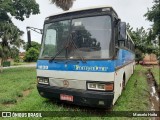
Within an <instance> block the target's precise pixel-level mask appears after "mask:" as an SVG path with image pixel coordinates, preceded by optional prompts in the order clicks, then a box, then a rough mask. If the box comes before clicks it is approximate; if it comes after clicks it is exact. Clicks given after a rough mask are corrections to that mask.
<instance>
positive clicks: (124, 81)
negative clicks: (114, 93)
mask: <svg viewBox="0 0 160 120" xmlns="http://www.w3.org/2000/svg"><path fill="white" fill-rule="evenodd" d="M125 83H126V75H125V73H124V74H123V81H122V91H123V90H125Z"/></svg>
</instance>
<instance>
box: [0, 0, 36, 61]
mask: <svg viewBox="0 0 160 120" xmlns="http://www.w3.org/2000/svg"><path fill="white" fill-rule="evenodd" d="M38 13H39V5H38V4H37V3H36V1H35V0H0V39H1V41H0V57H1V58H2V62H3V61H4V60H6V59H7V58H8V57H13V58H15V59H17V60H18V57H17V54H18V51H17V50H15V49H16V48H19V47H20V46H22V44H23V43H24V41H23V40H22V39H21V38H20V37H21V36H22V35H23V32H22V31H21V30H19V28H17V26H15V25H14V24H13V23H12V20H11V17H10V16H12V17H15V18H16V19H18V20H21V21H23V20H24V18H25V17H26V18H28V17H29V16H30V15H31V14H38ZM13 49H14V51H12V50H13ZM14 54H16V55H14Z"/></svg>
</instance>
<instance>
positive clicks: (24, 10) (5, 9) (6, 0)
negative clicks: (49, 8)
mask: <svg viewBox="0 0 160 120" xmlns="http://www.w3.org/2000/svg"><path fill="white" fill-rule="evenodd" d="M0 8H1V9H0V21H6V20H7V21H10V22H11V19H10V17H9V15H8V13H10V15H11V16H14V17H15V18H16V19H18V20H21V21H23V20H24V18H25V17H26V18H28V17H29V16H30V15H31V14H38V13H39V5H38V4H37V3H36V1H35V0H0Z"/></svg>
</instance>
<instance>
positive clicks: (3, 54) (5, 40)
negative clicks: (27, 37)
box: [0, 22, 24, 62]
mask: <svg viewBox="0 0 160 120" xmlns="http://www.w3.org/2000/svg"><path fill="white" fill-rule="evenodd" d="M0 31H4V33H3V35H2V36H1V42H0V58H2V62H3V61H5V60H6V59H7V58H8V57H11V56H12V52H11V51H12V49H11V48H18V47H20V46H21V45H22V44H23V43H24V42H23V40H22V39H21V38H20V36H21V35H22V34H23V32H22V31H20V30H19V29H18V28H17V27H16V26H14V24H13V23H6V22H3V24H2V23H0Z"/></svg>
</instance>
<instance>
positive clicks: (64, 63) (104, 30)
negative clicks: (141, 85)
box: [37, 6, 135, 108]
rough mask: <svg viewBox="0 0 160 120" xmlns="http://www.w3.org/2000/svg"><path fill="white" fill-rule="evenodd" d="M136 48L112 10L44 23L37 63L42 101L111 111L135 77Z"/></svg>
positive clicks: (68, 14)
mask: <svg viewBox="0 0 160 120" xmlns="http://www.w3.org/2000/svg"><path fill="white" fill-rule="evenodd" d="M134 56H135V55H134V43H133V41H132V40H131V38H130V36H129V34H128V33H127V32H126V23H124V22H121V20H120V19H119V18H118V15H117V13H116V12H115V11H114V9H113V8H112V7H110V6H104V7H94V8H87V9H83V10H82V9H81V10H75V11H68V12H64V13H61V14H57V15H52V16H49V17H47V18H46V19H45V21H44V29H43V37H42V47H41V53H40V56H39V59H38V61H37V80H38V84H37V89H38V92H39V94H40V95H41V96H42V97H45V98H48V99H55V100H59V101H62V102H66V103H71V104H77V105H82V106H91V107H102V108H109V107H111V106H112V105H114V104H115V102H116V101H117V99H118V97H119V96H120V95H121V93H122V90H123V88H124V87H125V85H126V83H127V81H128V80H129V78H130V76H131V75H132V74H133V71H134V65H135V60H134V59H135V58H134Z"/></svg>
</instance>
